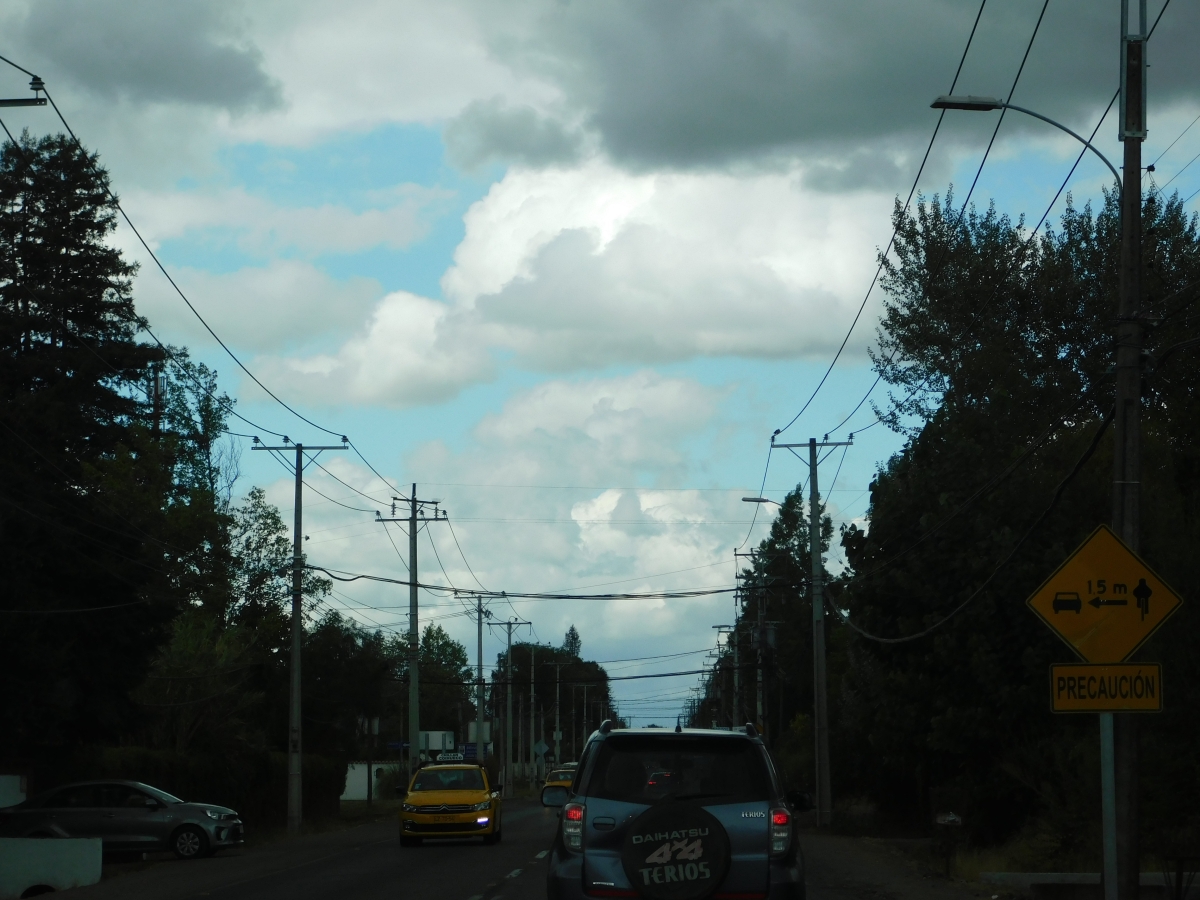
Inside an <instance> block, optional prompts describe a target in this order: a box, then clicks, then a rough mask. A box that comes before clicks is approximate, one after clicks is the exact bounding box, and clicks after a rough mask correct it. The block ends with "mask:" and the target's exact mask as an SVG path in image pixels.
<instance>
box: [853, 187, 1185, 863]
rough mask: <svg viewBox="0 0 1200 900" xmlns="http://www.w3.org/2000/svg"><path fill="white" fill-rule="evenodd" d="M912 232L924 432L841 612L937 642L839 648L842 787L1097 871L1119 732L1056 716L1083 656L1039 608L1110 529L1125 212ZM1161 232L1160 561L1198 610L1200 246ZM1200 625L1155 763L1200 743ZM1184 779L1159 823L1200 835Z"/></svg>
mask: <svg viewBox="0 0 1200 900" xmlns="http://www.w3.org/2000/svg"><path fill="white" fill-rule="evenodd" d="M895 223H896V225H897V228H898V234H897V240H896V257H895V259H894V260H885V269H884V278H883V280H882V284H883V286H884V288H885V289H886V291H887V292H888V302H887V305H886V309H885V314H884V317H883V320H882V323H881V326H880V340H879V348H880V349H879V352H878V354H877V355H876V366H877V369H878V371H879V372H880V374H881V375H882V376H883V378H884V380H885V381H887V382H888V384H889V385H891V386H892V388H893V394H892V398H891V400H892V407H891V408H893V409H895V410H898V413H899V414H897V415H889V416H888V419H889V421H890V422H891V423H892V425H893V427H896V428H898V429H901V428H903V427H904V426H903V425H902V423H903V422H905V421H908V422H912V421H915V422H916V423H917V424H916V425H913V426H909V427H907V433H908V435H909V440H908V442H907V443H906V445H905V447H904V449H903V450H902V451H901V452H900V453H898V454H897V455H896V456H894V457H893V458H892V459H891V460H889V461H888V463H887V464H886V465H885V466H883V467H882V469H881V470H880V471H879V473H878V475H877V476H876V478H875V480H874V482H873V483H872V485H871V505H870V513H869V528H868V529H865V530H863V529H859V528H855V527H851V528H849V529H847V530H846V531H845V533H844V534H843V545H844V547H845V549H846V554H847V558H848V559H849V561H850V564H851V567H852V573H851V575H850V576H849V577H848V578H847V579H845V582H844V588H845V590H844V592H843V594H842V596H841V599H840V605H841V607H842V608H843V609H845V610H847V611H848V614H849V618H850V621H852V622H853V623H854V624H855V625H856V626H857V627H858V628H861V629H862V630H863V631H866V632H869V633H871V634H874V635H877V636H881V637H887V638H902V637H905V636H909V635H915V634H918V633H920V632H923V631H925V630H926V629H929V628H931V627H933V628H934V630H933V631H932V632H930V633H929V634H928V635H926V636H924V637H921V638H919V639H916V640H912V641H908V642H905V643H898V644H886V643H883V644H881V643H879V642H876V641H872V640H868V639H866V638H864V637H863V636H862V635H860V634H858V633H854V632H848V631H847V629H838V630H839V631H842V632H843V634H842V635H841V636H840V638H839V641H840V642H841V643H843V644H844V645H845V647H846V653H847V656H846V660H845V668H844V670H843V671H842V672H840V673H839V676H840V682H839V696H838V697H837V698H836V703H835V716H836V723H837V724H836V727H835V729H834V734H835V737H836V741H837V744H838V748H839V749H838V753H837V755H836V758H837V759H838V760H839V763H840V765H839V766H838V768H837V769H835V772H834V777H835V780H836V782H837V783H838V784H839V785H840V787H841V789H842V790H843V791H852V792H859V793H866V794H869V795H871V796H873V797H874V798H875V799H876V800H877V801H878V802H879V803H880V804H881V805H882V806H883V807H884V808H885V809H886V810H888V811H889V812H890V813H891V814H892V815H894V816H898V817H901V818H906V819H908V820H909V821H913V822H924V821H928V817H929V816H930V815H931V814H932V813H933V812H937V811H944V808H953V809H954V810H955V811H957V812H959V813H960V814H964V815H965V816H966V817H967V821H968V824H969V826H970V827H971V830H972V833H973V834H974V835H975V836H976V837H977V838H979V839H985V840H998V839H1001V838H1003V837H1005V836H1008V835H1011V834H1013V833H1015V832H1016V831H1017V830H1019V829H1021V828H1025V829H1028V830H1032V832H1036V833H1037V834H1038V835H1040V836H1041V837H1040V838H1039V840H1041V844H1040V845H1039V846H1042V848H1043V850H1044V852H1045V854H1046V855H1047V857H1048V858H1051V857H1052V858H1055V859H1058V860H1060V861H1061V860H1070V859H1076V860H1082V859H1084V858H1085V857H1086V856H1087V854H1088V853H1089V852H1090V849H1089V848H1094V847H1095V846H1096V841H1095V840H1094V838H1095V835H1094V834H1093V832H1094V830H1095V822H1096V820H1097V818H1098V816H1097V815H1096V804H1097V803H1098V799H1097V797H1098V794H1097V791H1096V785H1097V784H1098V782H1099V774H1098V770H1097V768H1096V765H1097V762H1096V753H1095V744H1096V732H1095V723H1094V721H1093V720H1092V719H1091V717H1080V718H1073V717H1062V716H1058V717H1056V716H1053V715H1051V714H1050V713H1049V711H1048V702H1047V698H1046V692H1047V690H1048V687H1047V676H1046V672H1047V667H1048V665H1049V664H1050V663H1051V662H1061V661H1069V660H1071V658H1072V654H1071V653H1070V652H1069V650H1068V649H1067V648H1065V647H1064V646H1063V645H1062V644H1061V643H1060V642H1059V641H1058V640H1057V639H1056V638H1055V637H1054V636H1053V635H1052V634H1051V632H1050V631H1049V630H1048V629H1046V628H1045V626H1044V625H1042V624H1041V623H1040V622H1039V621H1037V620H1036V619H1035V617H1034V616H1033V615H1032V614H1030V612H1029V611H1028V609H1027V608H1026V607H1025V605H1024V600H1025V598H1026V597H1027V596H1028V595H1029V594H1030V592H1031V591H1032V590H1033V589H1034V588H1036V587H1037V585H1038V584H1039V583H1040V582H1041V581H1042V580H1043V579H1044V578H1045V577H1046V576H1047V575H1048V574H1049V573H1050V572H1052V571H1053V570H1054V569H1055V568H1056V567H1057V565H1058V564H1059V563H1060V562H1061V561H1062V560H1063V559H1064V558H1065V557H1066V555H1067V554H1069V553H1070V552H1071V551H1072V550H1073V549H1074V548H1075V546H1077V545H1078V543H1079V542H1080V541H1081V540H1082V539H1083V538H1084V537H1085V536H1086V535H1087V534H1088V533H1090V532H1091V531H1092V530H1093V529H1094V528H1095V527H1096V526H1097V525H1099V524H1101V523H1104V522H1107V521H1108V520H1109V517H1110V504H1111V500H1110V498H1111V487H1110V483H1111V477H1112V476H1111V474H1110V473H1111V465H1112V463H1111V435H1110V434H1105V435H1104V437H1103V439H1101V440H1100V441H1099V443H1096V439H1097V436H1098V435H1099V434H1100V432H1101V431H1102V429H1103V423H1104V419H1105V417H1106V415H1107V413H1108V411H1109V410H1110V409H1111V407H1112V404H1113V378H1112V375H1111V370H1110V365H1111V362H1112V358H1113V357H1112V351H1113V341H1114V334H1115V311H1116V308H1117V294H1116V291H1117V276H1116V264H1117V259H1118V236H1119V233H1118V232H1119V229H1118V209H1117V205H1116V198H1115V197H1108V198H1107V199H1106V202H1105V203H1104V205H1103V206H1102V207H1101V208H1100V210H1099V211H1098V212H1095V213H1094V212H1093V211H1092V209H1091V208H1090V207H1085V208H1084V209H1082V210H1079V209H1076V208H1074V207H1073V206H1068V209H1067V211H1066V213H1065V214H1064V215H1063V217H1062V219H1061V223H1060V226H1059V228H1058V229H1057V230H1050V229H1047V230H1046V231H1045V232H1044V233H1042V234H1040V235H1037V236H1034V237H1033V239H1032V240H1029V239H1028V238H1029V236H1028V234H1027V233H1026V232H1025V231H1024V230H1023V229H1022V228H1021V226H1020V223H1016V224H1014V223H1012V222H1010V221H1009V220H1008V219H1006V218H1005V217H1003V216H1000V215H998V214H997V213H996V212H995V210H994V209H992V208H989V209H988V210H987V211H986V212H983V213H979V212H976V211H974V210H972V211H970V212H969V214H968V215H967V216H965V217H963V219H962V221H961V222H958V221H957V213H956V212H955V211H954V209H953V204H952V202H951V200H950V198H949V196H947V198H946V199H945V200H944V201H939V199H938V198H936V197H935V198H933V200H932V201H928V202H921V203H920V204H918V206H917V208H916V210H915V213H914V214H912V215H908V216H906V215H903V214H902V213H901V212H900V210H899V209H897V213H896V218H895ZM1144 231H1145V235H1146V244H1145V251H1144V254H1145V273H1144V284H1145V306H1146V307H1147V309H1148V313H1147V316H1146V319H1147V326H1148V346H1149V347H1150V348H1151V349H1152V354H1153V355H1152V356H1151V358H1150V360H1148V362H1147V366H1146V378H1145V389H1144V390H1145V396H1146V412H1145V418H1144V426H1143V427H1144V444H1143V447H1144V450H1143V453H1144V460H1143V487H1142V498H1143V500H1142V510H1143V513H1142V543H1141V550H1142V552H1143V555H1144V556H1145V557H1146V558H1147V559H1148V560H1150V561H1151V563H1152V564H1153V565H1155V567H1156V568H1158V569H1159V570H1160V571H1161V572H1162V573H1163V574H1164V575H1165V576H1166V578H1167V580H1168V581H1169V582H1172V583H1174V584H1176V585H1178V586H1179V587H1180V588H1182V589H1184V590H1185V591H1186V589H1187V588H1188V586H1189V585H1190V584H1192V583H1194V577H1195V575H1196V574H1197V573H1196V572H1195V571H1194V570H1195V567H1196V563H1195V556H1194V552H1193V550H1192V548H1193V547H1194V546H1195V542H1196V538H1197V537H1198V536H1200V535H1198V533H1197V525H1198V523H1197V518H1196V515H1195V513H1196V510H1197V501H1198V500H1200V481H1198V480H1197V477H1196V475H1197V471H1198V467H1197V463H1198V462H1200V452H1198V448H1200V443H1198V440H1197V439H1198V438H1200V434H1197V422H1198V421H1200V420H1198V419H1197V418H1196V417H1195V415H1194V414H1193V410H1194V407H1195V403H1196V399H1195V385H1196V384H1197V378H1196V375H1197V374H1198V371H1197V359H1196V357H1195V356H1194V355H1192V356H1188V355H1187V354H1186V351H1180V352H1172V353H1171V354H1169V355H1168V356H1167V358H1165V359H1162V361H1161V362H1158V361H1157V359H1158V358H1162V357H1163V355H1164V351H1167V350H1168V348H1170V347H1173V346H1175V345H1178V344H1179V343H1180V342H1183V341H1187V340H1190V339H1192V338H1194V337H1195V335H1196V324H1197V317H1196V313H1195V312H1193V307H1192V306H1191V305H1190V303H1191V301H1192V300H1194V299H1195V295H1194V293H1191V292H1190V291H1191V289H1190V287H1189V286H1190V285H1193V284H1195V283H1196V281H1197V279H1200V240H1198V235H1197V226H1196V220H1195V218H1194V217H1191V218H1189V217H1188V216H1186V215H1185V214H1184V212H1183V209H1182V205H1181V203H1180V202H1179V200H1178V197H1175V198H1172V199H1170V200H1163V199H1162V198H1159V197H1156V196H1153V195H1151V196H1148V197H1147V198H1146V200H1145V204H1144ZM1180 291H1182V293H1180ZM901 414H907V418H905V417H904V416H903V415H901ZM1093 447H1094V449H1095V452H1094V453H1092V450H1091V449H1089V448H1093ZM1010 557H1011V558H1010ZM981 588H982V590H981ZM963 604H968V605H966V606H965V607H964V606H963ZM960 608H961V612H958V613H957V614H955V611H956V610H959V609H960ZM947 617H949V618H947ZM1191 617H1192V614H1191V613H1190V612H1185V614H1184V615H1181V616H1179V617H1177V619H1176V620H1174V621H1173V622H1172V623H1171V624H1170V625H1169V626H1168V629H1167V631H1166V632H1165V633H1164V634H1163V636H1162V637H1160V638H1158V639H1156V640H1155V642H1153V643H1152V644H1151V645H1149V646H1148V647H1147V648H1146V649H1145V650H1144V651H1142V653H1141V655H1140V657H1139V658H1143V659H1159V660H1162V661H1163V662H1164V664H1165V670H1166V678H1167V680H1168V683H1170V684H1172V685H1173V691H1172V694H1171V696H1172V703H1171V704H1170V706H1171V708H1170V709H1168V711H1167V712H1166V713H1164V714H1163V715H1162V716H1161V717H1156V718H1155V719H1154V720H1153V721H1151V720H1145V722H1144V727H1145V745H1146V749H1147V752H1148V756H1149V757H1150V758H1156V759H1160V758H1163V757H1164V754H1165V756H1167V757H1169V756H1170V753H1169V752H1168V750H1169V749H1170V748H1174V749H1178V748H1181V747H1182V746H1185V745H1186V742H1187V741H1191V740H1194V739H1195V735H1194V734H1193V733H1192V732H1193V731H1194V728H1195V726H1194V724H1192V723H1194V722H1195V721H1196V719H1195V716H1194V715H1192V714H1191V713H1190V710H1194V709H1195V708H1196V701H1197V700H1198V699H1200V695H1198V694H1197V693H1196V691H1195V690H1194V689H1192V688H1191V685H1193V684H1195V683H1196V682H1195V680H1194V679H1191V678H1189V677H1188V676H1189V675H1190V673H1191V671H1192V670H1193V669H1194V668H1195V665H1196V664H1195V663H1194V662H1193V661H1192V659H1193V656H1194V655H1193V654H1190V653H1187V652H1186V650H1185V649H1184V646H1185V645H1184V643H1183V642H1181V640H1180V637H1181V632H1186V630H1187V628H1188V626H1189V623H1190V620H1191ZM935 626H936V627H935ZM1176 692H1177V693H1176ZM1163 772H1164V769H1162V768H1161V767H1146V768H1144V786H1145V791H1146V798H1147V804H1148V805H1149V806H1150V807H1153V808H1155V809H1156V810H1158V811H1159V812H1160V813H1162V815H1163V816H1165V819H1162V818H1160V819H1159V821H1160V822H1162V821H1172V820H1174V821H1176V822H1178V821H1180V820H1181V819H1183V818H1186V817H1187V815H1189V813H1187V812H1186V811H1185V810H1184V809H1183V808H1182V807H1180V806H1179V805H1178V804H1175V805H1174V806H1173V802H1172V799H1171V797H1172V793H1173V791H1174V792H1177V791H1178V789H1179V785H1180V784H1182V783H1188V784H1192V783H1195V775H1194V774H1188V775H1187V776H1182V775H1181V776H1180V777H1181V779H1182V781H1181V782H1178V783H1176V785H1175V787H1174V788H1173V789H1171V788H1168V786H1167V782H1166V781H1165V779H1164V778H1163V777H1162V775H1163ZM1172 774H1173V775H1177V774H1179V773H1178V771H1175V772H1173V773H1172ZM1047 823H1053V824H1054V827H1052V828H1051V827H1047ZM1032 832H1031V833H1032ZM1047 835H1056V836H1057V837H1054V838H1053V839H1051V838H1049V837H1047Z"/></svg>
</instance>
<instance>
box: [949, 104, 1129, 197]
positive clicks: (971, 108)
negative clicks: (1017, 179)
mask: <svg viewBox="0 0 1200 900" xmlns="http://www.w3.org/2000/svg"><path fill="white" fill-rule="evenodd" d="M929 106H930V108H931V109H961V110H965V111H966V112H989V111H991V110H993V109H1011V110H1012V111H1013V112H1019V113H1025V115H1027V116H1033V117H1034V118H1035V119H1041V120H1042V121H1043V122H1045V123H1046V124H1047V125H1053V126H1054V127H1055V128H1057V129H1058V130H1059V131H1065V132H1066V133H1067V134H1069V135H1070V136H1071V137H1073V138H1075V140H1077V141H1079V143H1081V144H1083V145H1084V146H1085V147H1087V148H1088V149H1089V150H1091V151H1092V152H1093V153H1095V154H1096V156H1098V157H1099V158H1100V160H1101V162H1103V163H1104V164H1105V165H1106V166H1108V170H1109V171H1110V172H1112V173H1113V178H1115V179H1117V188H1118V189H1120V186H1121V173H1120V172H1118V171H1117V167H1116V166H1114V165H1113V164H1112V163H1110V162H1109V161H1108V157H1106V156H1105V155H1104V154H1103V153H1101V152H1100V151H1099V150H1097V149H1096V148H1095V147H1094V146H1093V145H1092V142H1091V141H1089V140H1087V139H1086V138H1084V137H1082V136H1080V135H1078V134H1076V133H1075V132H1074V131H1072V130H1071V129H1070V128H1068V127H1067V126H1066V125H1064V124H1062V123H1061V122H1055V121H1054V120H1053V119H1051V118H1049V117H1047V116H1043V115H1042V114H1041V113H1038V112H1034V111H1033V110H1032V109H1026V108H1025V107H1023V106H1015V105H1013V104H1012V103H1006V102H1004V101H1003V100H1001V99H999V98H998V97H976V96H974V95H972V94H943V95H942V96H940V97H938V98H937V99H936V100H934V101H933V102H932V103H930V104H929Z"/></svg>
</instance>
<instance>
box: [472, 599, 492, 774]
mask: <svg viewBox="0 0 1200 900" xmlns="http://www.w3.org/2000/svg"><path fill="white" fill-rule="evenodd" d="M484 616H487V618H489V619H490V618H491V617H492V614H491V612H490V611H489V610H486V609H484V608H483V597H481V596H479V595H478V594H476V595H475V628H476V634H477V636H478V639H479V648H478V653H477V655H476V657H475V659H476V665H477V666H478V674H477V675H476V677H475V759H476V760H478V761H482V760H483V746H484V740H483V619H484Z"/></svg>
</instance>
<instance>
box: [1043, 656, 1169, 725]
mask: <svg viewBox="0 0 1200 900" xmlns="http://www.w3.org/2000/svg"><path fill="white" fill-rule="evenodd" d="M1050 706H1051V708H1052V709H1053V710H1054V712H1057V713H1102V712H1161V711H1162V670H1161V669H1160V668H1159V666H1158V664H1157V663H1120V664H1117V665H1107V666H1106V665H1090V664H1081V663H1069V664H1063V665H1054V666H1051V667H1050Z"/></svg>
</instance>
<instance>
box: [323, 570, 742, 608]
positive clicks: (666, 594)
mask: <svg viewBox="0 0 1200 900" xmlns="http://www.w3.org/2000/svg"><path fill="white" fill-rule="evenodd" d="M305 568H308V569H312V570H314V571H318V572H324V573H325V574H326V575H328V576H329V577H330V578H334V579H336V580H337V581H346V582H349V581H359V580H366V581H378V582H382V583H384V584H396V585H401V586H404V587H411V586H412V584H413V583H412V582H409V581H401V580H400V579H397V578H385V577H383V576H381V575H368V574H365V573H361V572H347V571H345V570H343V569H330V568H328V567H326V566H314V565H306V566H305ZM416 586H417V587H418V588H423V589H424V590H427V591H443V592H447V593H454V594H469V595H471V596H476V595H478V596H482V597H487V598H488V599H500V598H504V597H510V598H513V599H518V600H686V599H690V598H694V597H709V596H712V595H714V594H730V593H733V592H734V591H736V590H737V588H732V587H723V588H717V587H713V588H701V589H698V590H690V591H644V592H640V593H626V594H560V593H536V592H528V593H526V592H521V591H474V590H472V591H460V590H457V589H456V588H453V587H450V586H447V585H443V584H426V583H424V582H417V583H416Z"/></svg>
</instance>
